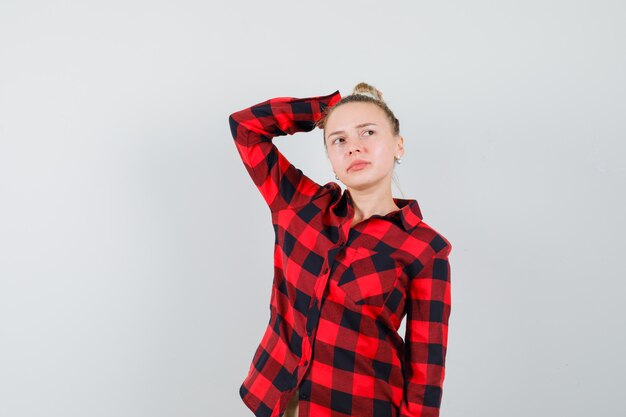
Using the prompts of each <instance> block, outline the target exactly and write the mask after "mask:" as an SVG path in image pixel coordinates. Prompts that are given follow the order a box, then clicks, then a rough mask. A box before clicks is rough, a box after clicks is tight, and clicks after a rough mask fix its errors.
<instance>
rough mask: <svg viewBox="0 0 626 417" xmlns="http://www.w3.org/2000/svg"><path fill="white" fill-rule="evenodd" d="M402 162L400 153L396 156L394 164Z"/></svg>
mask: <svg viewBox="0 0 626 417" xmlns="http://www.w3.org/2000/svg"><path fill="white" fill-rule="evenodd" d="M401 163H402V159H401V158H400V155H397V156H396V164H401Z"/></svg>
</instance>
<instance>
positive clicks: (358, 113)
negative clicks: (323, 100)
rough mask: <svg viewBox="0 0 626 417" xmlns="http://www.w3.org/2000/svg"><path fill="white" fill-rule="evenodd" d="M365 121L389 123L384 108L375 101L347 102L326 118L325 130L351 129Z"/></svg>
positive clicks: (381, 123) (378, 123) (380, 123)
mask: <svg viewBox="0 0 626 417" xmlns="http://www.w3.org/2000/svg"><path fill="white" fill-rule="evenodd" d="M363 123H376V124H377V125H379V126H380V125H383V124H388V123H389V121H388V120H387V116H386V114H385V112H384V111H383V109H381V108H380V107H378V106H377V105H376V104H374V103H362V102H354V103H346V104H342V105H340V106H339V107H337V108H336V109H334V110H333V111H332V112H331V113H330V116H329V117H328V119H327V120H326V125H325V130H326V131H328V132H332V131H334V130H337V129H349V128H350V127H354V126H357V125H359V124H363Z"/></svg>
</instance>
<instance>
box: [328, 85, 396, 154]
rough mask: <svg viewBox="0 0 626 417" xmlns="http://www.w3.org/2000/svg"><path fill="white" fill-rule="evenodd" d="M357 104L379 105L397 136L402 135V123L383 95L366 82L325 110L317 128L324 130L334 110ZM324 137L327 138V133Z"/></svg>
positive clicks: (356, 86)
mask: <svg viewBox="0 0 626 417" xmlns="http://www.w3.org/2000/svg"><path fill="white" fill-rule="evenodd" d="M355 102H360V103H372V104H375V105H377V106H378V107H379V108H380V109H381V110H382V111H384V112H385V115H387V118H388V119H389V122H390V123H391V127H392V130H393V133H394V134H395V135H399V134H400V121H399V120H398V119H397V118H396V116H395V115H394V114H393V112H392V111H391V109H390V108H389V106H387V103H385V101H384V100H383V93H381V92H380V90H378V89H377V88H376V87H374V86H371V85H369V84H367V83H364V82H360V83H358V84H357V85H355V86H354V88H353V89H352V94H350V95H348V96H345V97H343V98H342V99H341V100H339V101H338V102H337V104H335V105H334V106H332V107H327V108H325V109H324V112H323V113H322V117H321V118H320V119H319V120H318V121H317V127H319V128H320V129H322V130H323V129H324V127H325V125H326V121H327V120H328V117H329V116H330V114H331V113H332V112H333V110H335V109H336V108H337V107H339V106H342V105H344V104H347V103H355ZM324 136H326V134H325V132H324ZM324 143H326V142H324Z"/></svg>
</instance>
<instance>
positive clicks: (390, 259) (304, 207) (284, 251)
mask: <svg viewBox="0 0 626 417" xmlns="http://www.w3.org/2000/svg"><path fill="white" fill-rule="evenodd" d="M340 98H341V97H340V95H339V92H338V91H336V92H335V93H333V94H330V95H328V96H319V97H311V98H300V99H297V98H288V97H281V98H274V99H271V100H267V101H264V102H262V103H259V104H257V105H254V106H252V107H250V108H247V109H244V110H241V111H238V112H235V113H233V114H232V115H231V116H230V118H229V122H230V128H231V131H232V135H233V138H234V139H235V145H236V147H237V151H238V152H239V154H240V155H241V159H242V160H243V163H244V165H245V167H246V169H247V171H248V173H249V174H250V176H251V177H252V179H253V181H254V184H255V185H256V186H257V188H258V189H259V191H260V192H261V195H262V196H263V198H264V199H265V201H266V202H267V204H268V206H269V208H270V211H271V216H272V223H273V226H274V231H275V246H274V278H273V287H272V293H271V300H270V321H269V324H268V326H267V329H266V331H265V334H264V335H263V338H262V340H261V342H260V344H259V346H258V348H257V349H256V352H255V354H254V357H253V360H252V363H251V365H250V369H249V372H248V375H247V377H246V378H245V380H244V381H243V384H242V385H241V388H240V391H239V392H240V395H241V397H242V399H243V401H244V403H245V404H246V405H247V406H248V407H249V408H250V409H251V410H252V412H253V413H254V414H255V415H256V416H257V417H279V416H281V415H282V414H283V412H284V411H285V409H286V407H287V404H288V402H289V400H290V397H291V396H292V395H293V393H294V392H295V390H296V389H299V402H298V404H299V411H298V412H299V416H300V417H324V416H333V417H335V416H336V417H339V416H341V417H345V416H358V417H396V416H401V417H409V416H410V417H417V416H420V417H435V416H438V415H439V408H440V404H441V397H442V386H443V381H444V374H445V369H444V365H445V357H446V349H447V338H448V318H449V315H450V304H451V303H450V265H449V263H448V255H449V253H450V250H451V248H452V246H451V244H450V242H449V241H448V240H447V239H446V238H444V237H443V236H442V235H441V234H439V233H437V232H436V231H435V230H434V229H433V228H432V227H430V226H428V225H427V224H426V223H425V222H423V221H422V214H421V212H420V208H419V206H418V204H417V201H415V200H407V199H398V198H394V201H395V203H396V205H397V206H398V207H399V208H400V209H399V210H396V211H393V212H391V213H388V214H387V215H374V216H371V217H370V218H368V219H366V220H363V221H361V222H359V223H356V224H355V225H354V226H353V227H351V220H352V218H353V216H354V205H353V200H352V198H351V196H350V192H349V191H348V190H346V191H344V192H342V191H341V188H340V186H339V185H338V184H337V183H335V182H329V183H327V184H325V185H320V184H317V183H316V182H314V181H313V180H311V179H310V178H308V177H307V176H306V175H305V174H303V173H302V171H300V170H299V169H297V168H296V167H295V166H294V165H292V164H291V163H290V162H289V161H288V160H287V159H286V158H285V157H284V156H283V155H282V154H281V153H280V152H279V150H278V149H277V148H276V146H275V145H274V144H273V143H272V138H273V137H276V136H281V135H290V134H293V133H296V132H307V131H311V130H313V129H314V127H315V122H316V121H317V120H319V118H320V117H321V115H322V111H323V110H324V108H325V107H327V106H332V105H334V104H335V103H336V102H337V101H339V100H340ZM405 315H406V334H405V337H404V340H403V338H402V337H401V336H400V335H399V334H398V328H399V326H400V323H401V321H402V319H403V317H404V316H405Z"/></svg>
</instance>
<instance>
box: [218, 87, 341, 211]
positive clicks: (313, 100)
mask: <svg viewBox="0 0 626 417" xmlns="http://www.w3.org/2000/svg"><path fill="white" fill-rule="evenodd" d="M340 99H341V96H340V94H339V91H335V92H334V93H332V94H329V95H327V96H317V97H310V98H293V97H278V98H273V99H270V100H267V101H264V102H262V103H259V104H256V105H254V106H252V107H249V108H247V109H244V110H240V111H238V112H235V113H233V114H231V115H230V117H229V123H230V130H231V133H232V135H233V139H234V140H235V145H236V147H237V151H238V152H239V155H240V156H241V160H242V161H243V163H244V165H245V167H246V169H247V171H248V173H249V174H250V176H251V177H252V180H253V181H254V184H255V185H256V187H257V188H258V189H259V191H260V192H261V195H262V196H263V198H264V199H265V201H266V203H267V205H268V206H269V208H270V210H271V211H273V212H274V211H278V210H281V209H284V208H288V207H298V206H301V205H304V204H306V203H307V202H308V201H310V199H311V197H313V196H314V195H315V194H316V193H317V191H318V190H319V188H320V187H321V185H319V184H317V183H316V182H315V181H313V180H312V179H310V178H309V177H307V176H306V175H305V174H303V173H302V171H300V170H299V169H298V168H296V167H295V166H294V165H292V164H291V163H290V162H289V161H288V160H287V158H285V156H284V155H283V154H282V153H281V152H280V151H279V150H278V148H276V145H274V144H273V143H272V138H274V137H276V136H284V135H291V134H294V133H296V132H309V131H311V130H313V129H314V128H315V123H316V122H317V121H318V120H319V119H320V118H321V117H322V112H323V111H324V109H325V108H326V107H329V106H332V105H334V104H335V103H336V102H338V101H339V100H340Z"/></svg>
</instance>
